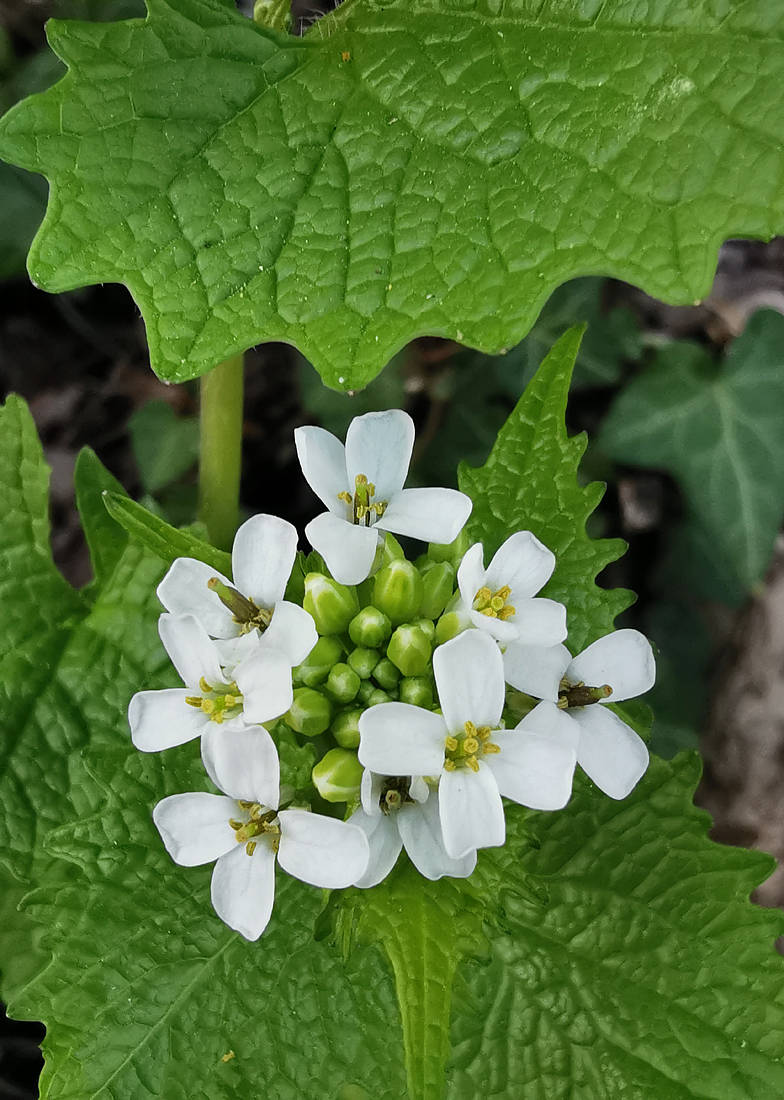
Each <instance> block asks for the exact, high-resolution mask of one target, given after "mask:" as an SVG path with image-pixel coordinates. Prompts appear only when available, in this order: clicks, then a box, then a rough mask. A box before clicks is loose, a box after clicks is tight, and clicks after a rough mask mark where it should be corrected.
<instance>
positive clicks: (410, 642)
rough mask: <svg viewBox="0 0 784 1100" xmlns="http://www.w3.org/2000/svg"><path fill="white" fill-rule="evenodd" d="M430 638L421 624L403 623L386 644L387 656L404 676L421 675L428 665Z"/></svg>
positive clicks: (430, 650) (430, 651) (430, 647)
mask: <svg viewBox="0 0 784 1100" xmlns="http://www.w3.org/2000/svg"><path fill="white" fill-rule="evenodd" d="M432 651H433V650H432V646H431V644H430V639H429V638H428V636H427V634H426V633H425V631H424V630H423V629H422V627H421V626H419V625H417V624H414V623H403V625H402V626H399V627H398V628H397V630H396V631H395V633H394V634H393V635H392V637H391V638H390V639H389V645H388V646H387V657H389V659H390V661H391V662H392V664H393V665H395V666H396V667H397V668H399V669H400V671H401V672H402V673H403V675H404V676H423V675H424V674H425V673H426V672H427V671H428V668H429V666H430V655H431V653H432Z"/></svg>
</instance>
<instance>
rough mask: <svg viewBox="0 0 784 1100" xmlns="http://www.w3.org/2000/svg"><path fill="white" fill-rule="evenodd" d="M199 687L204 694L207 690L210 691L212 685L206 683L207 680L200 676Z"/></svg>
mask: <svg viewBox="0 0 784 1100" xmlns="http://www.w3.org/2000/svg"><path fill="white" fill-rule="evenodd" d="M199 687H200V688H201V690H202V691H203V692H204V693H205V694H206V693H207V692H208V691H212V687H211V685H210V684H208V683H207V681H206V680H205V679H204V677H203V676H202V678H201V679H200V680H199Z"/></svg>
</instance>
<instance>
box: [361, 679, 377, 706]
mask: <svg viewBox="0 0 784 1100" xmlns="http://www.w3.org/2000/svg"><path fill="white" fill-rule="evenodd" d="M374 691H378V688H377V687H376V685H375V684H374V683H373V681H372V680H363V681H362V683H361V684H360V685H359V691H358V692H357V698H356V702H357V703H361V704H362V706H363V707H366V706H368V704H369V703H370V696H371V695H372V694H373V692H374Z"/></svg>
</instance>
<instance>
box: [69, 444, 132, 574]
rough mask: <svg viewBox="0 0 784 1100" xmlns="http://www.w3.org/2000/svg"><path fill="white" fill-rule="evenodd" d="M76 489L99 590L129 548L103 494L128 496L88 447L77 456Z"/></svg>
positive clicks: (124, 535) (126, 536) (124, 534)
mask: <svg viewBox="0 0 784 1100" xmlns="http://www.w3.org/2000/svg"><path fill="white" fill-rule="evenodd" d="M74 488H75V490H76V505H77V507H78V509H79V515H80V517H81V520H82V527H83V528H84V533H85V537H86V538H87V545H88V547H89V549H90V560H91V561H92V564H93V571H94V573H95V585H94V587H100V586H101V585H102V584H103V583H105V582H106V581H107V580H108V579H109V577H111V575H112V573H113V572H114V570H115V568H116V567H117V564H118V562H119V560H120V558H121V557H122V554H123V551H124V550H125V548H126V546H127V545H128V534H127V532H126V531H125V530H123V528H122V527H120V525H119V524H117V523H115V521H114V520H113V519H112V518H111V516H110V515H109V513H108V512H107V510H106V507H105V506H104V502H103V500H102V493H103V492H104V491H106V492H111V493H114V495H115V496H118V497H127V494H126V492H125V490H124V489H123V487H122V485H121V484H120V482H119V481H118V480H117V478H115V477H113V476H112V475H111V474H110V473H109V471H108V470H107V469H106V467H105V466H104V465H103V463H102V462H101V461H100V459H99V458H98V456H97V455H96V454H95V451H92V450H90V448H89V447H84V448H83V449H82V450H81V451H80V452H79V455H78V456H77V459H76V469H75V471H74Z"/></svg>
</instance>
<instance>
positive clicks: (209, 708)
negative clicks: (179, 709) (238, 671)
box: [185, 676, 242, 725]
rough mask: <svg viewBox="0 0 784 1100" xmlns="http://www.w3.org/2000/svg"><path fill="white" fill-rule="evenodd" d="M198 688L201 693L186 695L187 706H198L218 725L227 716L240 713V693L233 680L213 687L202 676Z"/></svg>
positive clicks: (235, 715)
mask: <svg viewBox="0 0 784 1100" xmlns="http://www.w3.org/2000/svg"><path fill="white" fill-rule="evenodd" d="M199 688H200V689H201V692H202V694H201V695H186V696H185V702H186V703H187V704H188V706H189V707H198V708H199V710H200V711H202V712H203V713H204V714H206V715H207V717H208V718H209V720H210V721H211V722H217V723H218V725H220V724H221V723H222V722H225V721H226V719H227V718H236V717H237V715H239V714H241V713H242V694H241V693H240V689H239V688H238V687H237V685H236V684H235V683H234V682H232V683H230V684H218V685H217V686H215V687H213V686H212V684H208V683H207V681H206V680H205V679H204V677H203V676H202V678H201V680H199Z"/></svg>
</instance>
